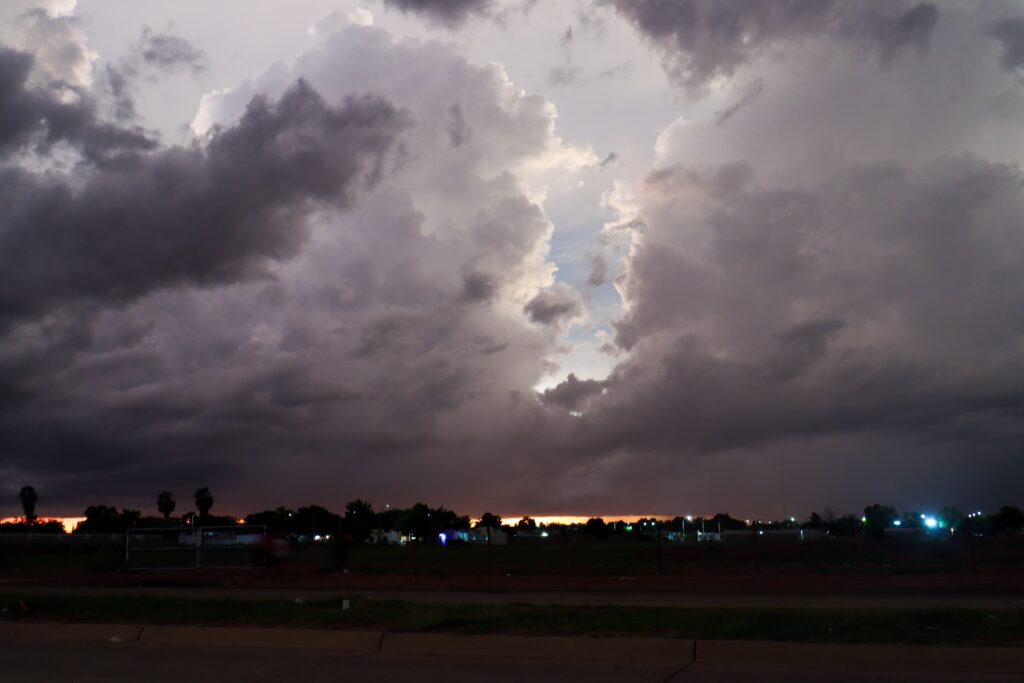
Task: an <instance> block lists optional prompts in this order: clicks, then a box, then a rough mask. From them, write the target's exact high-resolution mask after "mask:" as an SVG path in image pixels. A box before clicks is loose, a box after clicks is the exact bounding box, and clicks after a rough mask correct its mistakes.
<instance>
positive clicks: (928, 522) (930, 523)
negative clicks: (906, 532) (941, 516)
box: [924, 517, 939, 529]
mask: <svg viewBox="0 0 1024 683" xmlns="http://www.w3.org/2000/svg"><path fill="white" fill-rule="evenodd" d="M924 525H925V526H926V527H928V528H929V529H934V528H935V527H937V526H939V520H937V519H935V518H934V517H925V518H924Z"/></svg>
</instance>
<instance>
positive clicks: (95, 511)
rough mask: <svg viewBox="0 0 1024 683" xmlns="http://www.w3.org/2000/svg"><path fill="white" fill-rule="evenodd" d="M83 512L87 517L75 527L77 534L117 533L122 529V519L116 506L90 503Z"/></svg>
mask: <svg viewBox="0 0 1024 683" xmlns="http://www.w3.org/2000/svg"><path fill="white" fill-rule="evenodd" d="M83 514H84V516H85V519H84V520H82V521H81V522H79V523H78V526H76V527H75V533H76V534H83V533H84V534H116V533H118V532H119V531H121V519H120V515H119V514H118V512H117V508H116V507H111V506H107V505H90V506H89V507H87V508H85V512H84V513H83Z"/></svg>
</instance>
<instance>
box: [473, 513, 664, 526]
mask: <svg viewBox="0 0 1024 683" xmlns="http://www.w3.org/2000/svg"><path fill="white" fill-rule="evenodd" d="M500 517H501V523H502V524H515V523H517V522H518V521H519V520H521V519H522V518H523V517H529V518H530V519H532V520H533V521H535V522H536V523H537V526H540V525H541V524H586V523H587V520H588V519H593V518H595V517H599V518H601V519H603V520H604V521H605V522H635V521H636V520H638V519H640V518H641V517H642V518H644V519H652V518H653V519H656V520H658V521H660V522H669V521H672V520H673V519H675V517H676V516H675V515H500ZM469 521H470V523H471V524H476V523H477V522H479V521H480V518H479V517H473V518H471V519H470V520H469Z"/></svg>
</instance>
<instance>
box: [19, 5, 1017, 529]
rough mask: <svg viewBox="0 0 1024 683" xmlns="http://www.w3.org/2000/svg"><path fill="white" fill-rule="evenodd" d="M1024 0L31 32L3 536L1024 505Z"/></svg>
mask: <svg viewBox="0 0 1024 683" xmlns="http://www.w3.org/2000/svg"><path fill="white" fill-rule="evenodd" d="M1021 121H1024V3H1022V2H1019V1H1010V0H986V1H984V2H982V1H981V0H977V1H974V0H956V1H955V2H954V1H949V2H946V1H941V0H935V1H929V2H918V1H916V0H818V1H816V2H793V1H792V0H760V1H759V2H750V1H747V0H559V1H558V2H536V0H360V1H359V2H349V1H347V0H296V1H295V2H290V3H279V2H272V1H269V0H263V1H261V0H222V1H220V2H217V3H208V2H201V1H199V0H175V1H174V2H169V1H153V2H146V3H139V2H134V1H132V0H102V1H100V0H77V2H76V1H75V0H8V1H7V2H4V3H3V5H2V6H0V516H4V515H13V514H17V512H18V510H19V503H18V499H17V491H18V490H19V489H20V488H21V486H23V485H26V484H30V485H33V486H34V487H35V488H36V489H37V491H38V492H39V497H40V502H39V507H38V510H39V513H40V514H41V515H44V516H51V515H53V516H60V515H75V514H79V513H80V512H81V510H83V509H84V507H85V506H87V505H91V504H99V503H103V504H114V505H119V506H127V507H133V508H139V509H142V510H143V511H144V512H152V509H153V508H154V505H155V500H156V495H157V493H158V492H160V491H162V490H167V489H170V490H173V491H175V492H176V493H177V494H178V498H179V500H187V499H188V498H189V493H190V492H191V491H193V490H195V489H196V488H198V487H200V486H209V487H210V488H211V489H212V491H213V492H214V496H215V500H216V503H215V510H214V511H215V512H216V511H218V510H219V511H221V512H225V513H243V512H248V511H252V510H256V509H264V508H269V507H276V506H278V505H289V506H297V505H305V504H309V503H317V504H321V505H325V506H326V507H329V508H333V509H338V508H340V507H342V506H343V505H344V503H345V502H347V501H349V500H352V499H354V498H357V497H359V498H363V499H366V500H370V501H372V502H373V503H374V504H376V505H378V506H383V505H384V504H388V505H391V506H392V507H396V506H401V505H410V504H412V503H413V502H416V501H424V502H427V503H428V504H431V505H445V506H447V507H450V508H454V509H456V510H458V511H460V512H461V513H463V514H470V515H478V514H480V513H482V512H483V511H485V510H490V511H494V512H497V513H499V514H505V515H508V514H512V513H515V514H531V515H534V516H549V515H588V514H596V513H598V512H599V513H601V514H613V515H623V516H629V515H641V514H644V515H647V514H655V515H671V514H713V513H715V512H719V511H728V512H730V513H732V514H733V515H734V516H736V517H739V518H748V517H754V518H768V517H775V518H781V517H783V516H790V515H794V516H806V515H808V514H810V512H812V511H822V510H824V509H825V508H831V509H834V510H837V511H839V512H841V513H842V512H847V511H856V510H859V509H861V508H863V507H864V506H866V505H869V504H872V503H883V504H891V505H894V506H896V507H897V508H898V509H903V510H921V509H924V510H927V509H932V510H934V509H938V508H940V507H942V506H947V505H953V506H957V507H960V508H961V509H971V510H974V509H989V508H994V507H996V506H998V505H1001V504H1015V505H1021V504H1024V500H1021V498H1020V496H1021V489H1020V486H1019V482H1020V481H1021V480H1022V477H1024V459H1022V455H1024V448H1022V447H1024V419H1021V418H1022V413H1024V308H1022V303H1021V302H1022V301H1024V173H1022V171H1021V168H1020V164H1021V161H1022V159H1024V135H1021V130H1020V127H1021V123H1020V122H1021Z"/></svg>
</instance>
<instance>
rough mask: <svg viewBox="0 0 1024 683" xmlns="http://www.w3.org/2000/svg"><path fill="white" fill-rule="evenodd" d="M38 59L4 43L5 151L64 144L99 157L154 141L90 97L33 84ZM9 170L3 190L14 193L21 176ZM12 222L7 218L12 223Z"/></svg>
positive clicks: (1, 122)
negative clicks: (104, 113)
mask: <svg viewBox="0 0 1024 683" xmlns="http://www.w3.org/2000/svg"><path fill="white" fill-rule="evenodd" d="M33 62H34V59H33V57H32V56H31V55H29V54H26V53H24V52H18V51H16V50H11V49H8V48H5V47H3V46H0V155H8V154H13V153H15V152H18V151H24V150H26V149H31V150H34V151H35V152H37V153H39V154H47V153H48V152H49V151H50V150H51V149H52V148H53V147H54V146H55V145H57V144H59V143H65V144H67V145H70V146H72V147H74V148H76V149H77V150H79V151H80V152H81V153H82V154H83V155H84V156H85V157H86V158H87V159H89V160H91V161H100V160H103V159H107V158H109V157H110V156H111V155H112V154H116V153H118V152H123V151H130V150H140V149H147V148H150V147H152V146H153V144H154V143H153V141H152V140H151V139H150V138H149V137H148V136H147V135H146V134H145V133H144V132H143V131H141V130H139V129H137V128H125V127H122V126H118V125H114V124H111V123H109V122H105V121H103V120H102V119H101V118H100V117H99V116H98V115H97V112H96V105H95V103H94V102H93V101H92V100H91V99H89V98H88V97H81V96H80V97H77V98H75V99H73V100H71V101H67V100H66V98H64V97H62V96H61V91H59V90H58V91H56V92H55V91H53V90H51V89H49V88H44V87H41V86H33V85H31V84H30V82H29V81H30V78H29V77H30V74H31V72H32V65H33ZM5 173H6V174H7V175H8V176H9V178H8V183H7V184H6V185H7V186H6V187H5V188H4V189H3V190H0V191H2V192H5V193H10V192H11V191H12V190H11V188H12V184H13V183H15V182H17V181H18V178H19V177H20V175H19V174H18V173H17V172H15V171H5ZM23 189H24V188H23ZM9 221H10V218H9V217H7V219H6V221H5V222H7V224H8V226H9V225H10V222H9Z"/></svg>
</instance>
